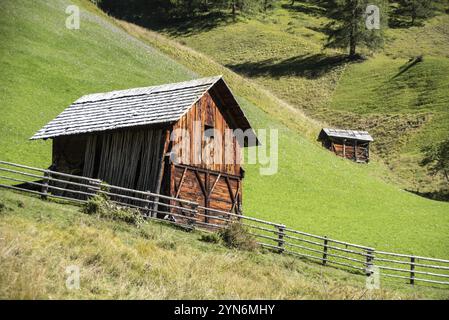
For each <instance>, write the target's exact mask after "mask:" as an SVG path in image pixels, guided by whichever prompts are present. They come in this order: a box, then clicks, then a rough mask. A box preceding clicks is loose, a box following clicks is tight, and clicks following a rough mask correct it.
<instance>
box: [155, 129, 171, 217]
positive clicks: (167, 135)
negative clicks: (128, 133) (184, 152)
mask: <svg viewBox="0 0 449 320" xmlns="http://www.w3.org/2000/svg"><path fill="white" fill-rule="evenodd" d="M169 144H170V130H169V129H167V130H166V131H165V141H164V148H163V150H162V156H161V160H160V168H159V173H158V176H157V184H156V190H155V191H154V193H160V191H161V185H162V178H163V175H164V168H165V157H166V155H167V152H168V146H169ZM158 201H159V198H158V197H156V198H155V203H154V205H153V217H155V216H156V212H157V209H158V205H157V202H158Z"/></svg>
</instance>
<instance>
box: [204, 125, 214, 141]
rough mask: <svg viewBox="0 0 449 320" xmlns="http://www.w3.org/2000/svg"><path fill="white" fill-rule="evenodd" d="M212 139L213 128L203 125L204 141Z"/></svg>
mask: <svg viewBox="0 0 449 320" xmlns="http://www.w3.org/2000/svg"><path fill="white" fill-rule="evenodd" d="M213 138H214V127H213V126H209V125H207V124H205V125H204V140H206V141H209V140H210V139H213Z"/></svg>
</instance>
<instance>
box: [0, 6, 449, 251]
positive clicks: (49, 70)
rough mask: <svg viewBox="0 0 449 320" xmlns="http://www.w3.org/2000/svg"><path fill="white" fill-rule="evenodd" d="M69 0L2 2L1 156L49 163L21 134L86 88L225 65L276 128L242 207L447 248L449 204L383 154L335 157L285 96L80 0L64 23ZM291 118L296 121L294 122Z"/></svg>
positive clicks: (341, 234) (349, 233)
mask: <svg viewBox="0 0 449 320" xmlns="http://www.w3.org/2000/svg"><path fill="white" fill-rule="evenodd" d="M68 3H69V2H68V1H66V0H54V1H52V2H50V4H47V3H46V2H44V1H34V2H33V3H29V2H27V1H3V2H2V4H1V6H2V12H7V13H8V14H2V16H1V19H2V21H1V33H0V34H1V39H0V40H1V42H2V44H3V45H2V47H1V50H2V54H1V59H2V60H1V69H2V71H3V72H4V73H5V74H7V75H8V77H3V78H2V79H0V83H1V85H0V87H1V88H2V95H1V108H2V110H1V111H2V115H4V117H2V118H1V120H0V121H2V122H1V124H2V126H1V130H2V132H1V134H2V136H1V138H0V141H1V142H0V150H1V155H2V156H1V158H3V159H6V160H11V161H15V162H20V163H26V164H31V165H36V166H45V165H48V164H49V161H50V150H49V147H50V143H48V142H47V143H44V142H27V141H26V139H27V138H28V137H29V136H30V135H31V134H32V133H33V132H34V131H35V130H37V129H39V128H40V127H41V126H42V125H43V124H45V123H46V122H47V121H49V120H50V119H52V118H53V117H54V116H55V115H56V114H58V112H60V111H62V110H63V109H64V108H65V107H66V106H67V105H69V104H70V103H71V102H72V101H73V100H75V99H76V98H77V97H78V96H80V95H82V94H86V93H90V92H96V91H104V90H113V89H118V88H129V87H134V86H143V85H151V84H155V83H164V82H169V81H176V80H183V79H189V78H192V77H193V76H194V74H193V73H192V72H191V71H188V69H190V70H193V71H195V72H196V73H197V74H200V75H208V74H207V73H208V72H213V73H215V74H217V73H223V74H225V76H226V79H227V80H228V81H229V83H230V85H231V87H232V88H233V90H234V91H235V92H236V93H237V95H238V96H239V99H240V101H241V103H242V106H243V107H244V109H245V111H246V113H247V114H248V116H249V118H250V120H251V122H252V123H253V125H254V127H255V128H276V129H279V130H280V131H279V132H280V134H279V139H280V141H279V142H280V145H279V172H278V174H276V175H273V176H260V175H259V171H258V169H259V168H258V166H252V165H247V166H246V169H247V175H246V180H245V189H244V209H245V213H246V214H248V215H252V216H258V217H262V218H266V219H270V220H274V221H278V222H284V223H287V224H288V225H289V226H291V227H294V228H298V229H301V230H304V231H310V232H314V233H318V234H327V235H328V236H331V237H334V238H339V239H341V240H347V241H351V242H356V243H361V244H366V245H372V246H375V247H377V248H379V249H385V250H396V251H404V252H408V253H415V254H421V255H431V256H439V257H443V258H444V257H449V248H448V246H447V245H446V244H447V243H448V240H449V232H448V231H449V216H448V215H447V212H448V211H449V210H448V209H449V205H448V204H446V203H438V202H432V201H430V200H426V199H423V198H419V197H416V196H414V195H412V194H410V193H407V192H404V191H402V190H400V189H399V188H398V187H395V186H394V185H391V184H387V183H386V182H385V181H384V180H383V177H384V175H385V172H386V170H385V168H384V167H383V166H382V165H381V164H379V163H375V162H374V163H372V164H370V165H368V166H358V165H355V164H353V163H351V162H349V161H345V160H342V159H338V158H336V157H334V156H332V155H331V154H330V153H328V152H327V151H325V150H322V149H321V148H320V147H318V146H317V145H316V144H315V143H312V142H310V140H309V139H308V137H309V135H308V133H307V134H302V133H301V134H299V133H298V131H300V132H311V131H313V130H310V128H315V127H316V124H314V123H313V122H311V123H308V124H306V122H305V121H306V119H305V118H304V117H303V116H302V115H301V114H300V113H294V112H290V113H287V112H286V110H289V108H291V107H290V106H288V105H287V104H285V103H284V102H283V101H280V100H278V99H276V98H275V97H273V96H272V95H270V94H269V93H268V92H266V91H264V90H261V89H259V88H258V87H257V86H254V85H253V84H251V83H250V82H248V81H246V80H245V79H242V78H241V77H239V76H237V75H235V74H234V73H232V72H230V71H229V70H227V69H224V68H223V67H221V66H219V65H217V64H214V63H213V62H211V61H210V60H209V59H207V58H206V57H204V56H202V55H199V54H197V53H195V52H194V51H192V50H189V49H188V48H185V47H183V46H179V45H175V44H173V43H172V42H170V41H167V40H166V39H164V38H163V37H159V36H157V35H154V34H151V33H149V32H146V31H144V30H142V29H139V28H137V27H133V26H131V25H128V24H122V25H123V26H124V28H125V27H126V28H128V29H127V30H128V31H129V32H131V33H133V34H134V35H135V36H136V37H139V38H140V39H141V40H143V41H144V42H147V43H151V44H152V45H153V46H154V47H157V48H158V49H159V50H162V51H163V52H164V53H165V54H168V55H171V56H172V57H173V58H175V59H176V62H175V61H173V60H171V59H170V58H168V57H167V56H164V55H162V54H160V53H158V52H157V51H155V50H154V49H151V48H150V47H148V46H146V45H145V44H144V43H143V42H140V41H138V40H136V38H132V37H130V36H129V35H128V34H126V33H125V32H124V31H122V30H120V29H119V28H117V27H116V26H114V24H113V23H112V20H111V19H110V18H107V17H105V16H104V15H102V14H101V13H100V12H98V11H97V10H96V9H95V8H94V7H93V6H92V5H90V4H89V3H88V2H86V1H82V2H80V4H82V6H83V16H82V17H83V18H82V21H81V29H80V30H78V31H70V30H67V29H65V26H64V19H65V15H64V9H65V6H66V4H68ZM85 8H87V9H88V10H86V9H85ZM37 17H40V19H37ZM182 65H184V66H182ZM254 104H256V105H257V107H255V105H254ZM259 107H260V108H259ZM261 109H262V110H263V111H262V110H261ZM296 119H298V122H299V123H300V126H299V127H298V128H296V127H295V124H292V122H295V121H296ZM301 121H302V122H301ZM291 128H295V130H292V129H291ZM302 128H304V131H302V130H299V129H302ZM296 129H298V130H296Z"/></svg>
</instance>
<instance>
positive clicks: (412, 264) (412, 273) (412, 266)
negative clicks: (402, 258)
mask: <svg viewBox="0 0 449 320" xmlns="http://www.w3.org/2000/svg"><path fill="white" fill-rule="evenodd" d="M410 284H411V285H414V284H415V257H414V256H411V257H410Z"/></svg>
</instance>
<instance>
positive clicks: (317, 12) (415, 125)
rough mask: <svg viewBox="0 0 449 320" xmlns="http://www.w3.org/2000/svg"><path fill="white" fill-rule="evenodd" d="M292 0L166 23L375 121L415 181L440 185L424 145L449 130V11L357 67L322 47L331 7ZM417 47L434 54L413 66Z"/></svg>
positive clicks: (276, 85)
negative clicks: (238, 13)
mask: <svg viewBox="0 0 449 320" xmlns="http://www.w3.org/2000/svg"><path fill="white" fill-rule="evenodd" d="M288 3H290V2H289V1H281V2H279V3H278V5H277V7H276V8H275V10H274V11H273V12H271V13H270V14H269V15H268V16H264V15H260V16H255V17H254V16H251V17H243V18H240V19H239V20H238V21H237V22H235V23H234V22H232V20H228V21H226V20H224V21H222V22H221V23H218V24H217V26H215V27H214V28H203V27H202V22H201V20H200V21H199V22H198V23H197V24H196V27H192V26H191V25H193V24H189V28H186V26H185V25H176V26H168V27H165V28H162V29H161V31H162V32H164V33H165V34H167V35H169V36H171V37H173V38H175V39H177V40H178V41H181V42H182V43H185V44H186V45H188V46H190V47H192V48H194V49H196V50H199V51H201V52H203V53H205V54H207V55H209V56H210V57H212V58H213V59H215V60H216V61H218V62H219V63H221V64H224V65H226V66H228V67H230V68H232V69H233V70H235V71H237V72H238V73H240V74H242V75H246V76H248V77H251V78H252V79H254V80H255V81H256V82H257V83H259V84H261V85H263V86H264V87H266V88H268V89H269V90H271V91H272V92H274V93H275V94H276V95H277V96H279V97H281V98H283V99H285V100H286V101H288V102H290V103H291V104H292V105H293V106H294V107H296V108H299V109H301V110H305V111H306V112H307V113H308V114H309V115H311V116H312V117H314V118H316V119H320V120H322V121H325V122H328V123H330V124H332V125H334V126H339V127H343V128H355V129H368V130H370V131H371V132H372V134H373V135H374V136H375V138H376V141H375V143H374V145H373V146H374V148H373V149H374V151H375V152H376V153H377V154H378V155H380V156H382V157H383V159H384V160H386V161H387V163H388V164H389V166H390V168H391V169H393V171H394V172H395V173H396V174H397V175H398V176H399V177H401V178H402V179H403V180H404V181H405V186H406V187H407V188H409V189H412V190H420V191H433V190H436V189H438V188H440V187H441V186H442V181H441V180H439V179H438V178H435V177H430V176H428V175H427V172H426V171H425V169H423V168H420V167H419V166H418V163H419V160H420V159H421V157H422V155H421V153H420V149H421V148H422V147H423V146H426V145H427V144H429V143H435V142H439V141H442V140H443V139H444V138H446V137H447V134H448V132H449V111H448V106H449V95H448V94H447V92H448V89H449V88H448V86H449V77H448V76H447V74H448V73H449V54H448V52H449V16H448V15H444V16H439V17H436V18H434V19H432V20H431V21H429V22H427V23H426V25H425V26H423V27H413V28H410V29H391V30H387V32H386V34H387V43H386V46H385V49H384V50H383V51H382V52H381V53H380V54H377V55H375V56H373V57H370V59H369V60H368V61H367V62H364V63H355V64H351V65H349V66H348V65H347V63H346V62H345V61H344V60H342V56H341V55H340V54H341V53H339V52H337V51H332V50H323V49H322V47H323V43H324V40H325V34H324V33H323V32H322V27H323V26H324V24H325V23H326V22H328V20H327V19H326V18H325V17H324V15H323V10H322V9H320V8H319V7H316V6H313V5H311V4H310V3H308V2H305V1H296V4H295V5H294V6H293V7H292V6H290V5H289V4H288ZM206 21H207V20H205V22H206ZM205 22H203V23H205ZM417 55H424V62H423V63H421V64H418V65H416V66H414V67H411V68H410V69H408V68H407V66H408V64H407V61H408V59H409V58H410V57H413V56H417ZM402 71H403V73H401V72H402ZM396 75H397V77H395V76H396ZM398 137H399V139H398Z"/></svg>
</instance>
